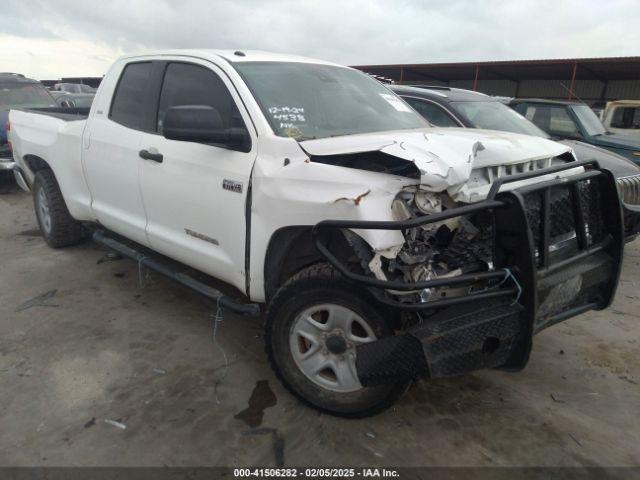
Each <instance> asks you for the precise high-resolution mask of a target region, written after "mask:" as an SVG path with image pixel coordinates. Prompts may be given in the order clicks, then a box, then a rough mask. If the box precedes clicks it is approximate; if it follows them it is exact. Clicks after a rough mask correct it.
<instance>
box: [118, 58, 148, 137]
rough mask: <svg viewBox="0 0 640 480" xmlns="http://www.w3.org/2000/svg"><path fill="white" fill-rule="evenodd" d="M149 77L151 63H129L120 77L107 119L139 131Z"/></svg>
mask: <svg viewBox="0 0 640 480" xmlns="http://www.w3.org/2000/svg"><path fill="white" fill-rule="evenodd" d="M150 77H151V62H142V63H130V64H128V65H127V66H126V67H125V68H124V70H123V72H122V75H121V76H120V81H119V82H118V86H117V87H116V91H115V93H114V95H113V101H112V103H111V112H109V118H110V119H111V120H113V121H114V122H117V123H120V124H121V125H124V126H125V127H129V128H133V129H136V130H141V129H142V126H143V124H144V115H145V108H144V106H145V97H146V94H147V89H148V86H149V80H150Z"/></svg>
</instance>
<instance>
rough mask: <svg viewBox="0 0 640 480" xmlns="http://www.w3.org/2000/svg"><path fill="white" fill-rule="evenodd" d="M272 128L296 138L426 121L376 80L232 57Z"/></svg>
mask: <svg viewBox="0 0 640 480" xmlns="http://www.w3.org/2000/svg"><path fill="white" fill-rule="evenodd" d="M234 66H235V68H236V70H237V71H238V72H239V73H240V75H241V76H242V77H243V79H244V81H245V82H246V83H247V85H248V87H249V89H250V90H251V92H252V93H253V95H254V97H255V99H256V100H257V102H258V104H259V105H260V108H261V109H262V112H263V113H264V115H265V116H266V117H267V119H268V121H269V123H270V124H271V127H272V128H273V131H274V132H275V134H276V135H279V136H281V137H292V138H295V139H296V140H308V139H312V138H325V137H334V136H338V135H350V134H356V133H369V132H381V131H388V130H405V129H412V128H423V127H428V126H429V124H428V123H427V122H426V121H425V120H423V119H422V117H420V115H418V114H417V113H416V112H415V111H414V110H413V109H412V108H410V107H409V106H408V105H407V104H406V103H405V102H404V101H403V100H401V99H400V98H399V97H397V96H396V95H395V94H394V93H392V92H391V91H389V90H388V89H387V88H385V87H384V86H383V85H382V84H380V83H379V82H378V81H377V80H374V79H373V78H371V77H369V76H368V75H366V74H364V73H362V72H359V71H356V70H351V69H348V68H343V67H336V66H331V65H318V64H310V63H280V62H247V63H236V64H235V65H234Z"/></svg>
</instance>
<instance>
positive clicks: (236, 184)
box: [222, 178, 242, 193]
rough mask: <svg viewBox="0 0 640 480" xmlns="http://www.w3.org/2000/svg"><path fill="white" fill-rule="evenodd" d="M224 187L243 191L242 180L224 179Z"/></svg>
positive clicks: (233, 190)
mask: <svg viewBox="0 0 640 480" xmlns="http://www.w3.org/2000/svg"><path fill="white" fill-rule="evenodd" d="M222 188H224V189H225V190H229V191H230V192H236V193H242V182H236V181H234V180H228V179H226V178H225V179H224V180H222Z"/></svg>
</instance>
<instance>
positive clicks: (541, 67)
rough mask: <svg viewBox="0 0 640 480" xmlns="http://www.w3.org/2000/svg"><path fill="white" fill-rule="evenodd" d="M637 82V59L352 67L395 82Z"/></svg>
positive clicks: (639, 59)
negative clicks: (561, 80) (478, 79)
mask: <svg viewBox="0 0 640 480" xmlns="http://www.w3.org/2000/svg"><path fill="white" fill-rule="evenodd" d="M574 67H576V71H575V78H576V79H577V80H600V81H608V80H636V79H638V78H640V57H605V58H557V59H539V60H497V61H482V62H459V63H406V64H400V63H398V64H389V65H357V66H355V67H354V68H357V69H359V70H362V71H365V72H367V73H371V74H375V75H382V76H385V77H388V78H392V79H394V80H396V81H403V82H405V81H420V80H432V81H440V82H447V81H452V80H474V79H476V76H477V77H478V78H481V79H484V80H500V79H506V80H512V81H520V80H558V79H567V78H571V77H572V76H573V71H574Z"/></svg>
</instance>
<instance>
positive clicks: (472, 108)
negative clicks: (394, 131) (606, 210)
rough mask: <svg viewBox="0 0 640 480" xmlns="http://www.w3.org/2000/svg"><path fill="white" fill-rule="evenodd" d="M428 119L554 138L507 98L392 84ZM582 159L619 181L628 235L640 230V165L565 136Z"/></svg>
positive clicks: (447, 124)
mask: <svg viewBox="0 0 640 480" xmlns="http://www.w3.org/2000/svg"><path fill="white" fill-rule="evenodd" d="M391 90H393V91H394V92H395V93H396V94H397V95H399V96H400V97H402V98H403V99H404V100H405V101H406V102H407V103H408V104H409V105H411V106H412V107H413V108H414V109H415V110H416V111H417V112H418V113H420V114H421V115H422V116H423V117H424V118H425V119H426V120H427V121H428V122H430V123H432V124H433V125H435V126H438V127H465V128H482V129H487V130H500V131H507V132H514V133H521V134H525V135H534V136H538V137H544V138H551V137H550V136H549V135H548V134H547V133H545V132H544V131H542V130H541V129H540V128H538V127H537V126H536V125H534V124H533V123H531V122H530V121H529V120H527V119H526V118H524V117H523V116H522V115H520V114H519V113H518V112H517V111H515V110H512V109H511V108H509V107H508V106H506V105H505V104H504V100H503V99H499V98H496V97H490V96H488V95H485V94H483V93H479V92H474V91H471V90H463V89H458V88H448V87H413V86H402V85H392V86H391ZM561 143H564V144H565V145H569V146H570V147H571V148H573V151H574V152H575V154H576V157H577V158H578V160H597V161H598V163H599V164H600V166H601V167H603V168H606V169H607V170H610V171H611V172H612V173H613V174H614V176H615V177H616V179H617V181H618V188H619V190H620V195H621V198H622V200H623V207H624V210H625V223H626V225H625V228H626V231H627V235H628V236H635V235H636V234H637V233H638V232H639V231H640V167H639V166H638V165H636V164H635V163H633V162H631V161H630V160H628V159H626V158H625V157H622V156H620V155H617V154H615V153H612V152H610V151H608V150H605V149H602V148H599V147H596V146H594V145H591V144H588V143H585V142H581V141H577V140H570V139H564V140H561Z"/></svg>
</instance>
